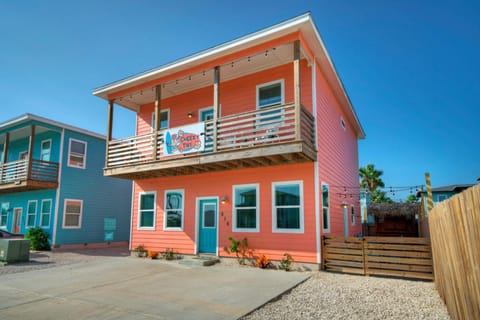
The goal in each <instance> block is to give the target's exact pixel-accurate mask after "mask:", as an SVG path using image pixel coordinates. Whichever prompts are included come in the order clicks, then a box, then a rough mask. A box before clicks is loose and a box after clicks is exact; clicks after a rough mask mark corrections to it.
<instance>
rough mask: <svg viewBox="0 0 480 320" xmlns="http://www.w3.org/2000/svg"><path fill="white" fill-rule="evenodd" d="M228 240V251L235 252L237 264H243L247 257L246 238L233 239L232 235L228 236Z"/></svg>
mask: <svg viewBox="0 0 480 320" xmlns="http://www.w3.org/2000/svg"><path fill="white" fill-rule="evenodd" d="M228 240H230V252H231V253H235V256H236V257H237V260H238V263H239V264H245V260H246V259H247V257H248V253H249V251H248V243H247V238H243V239H242V240H240V241H239V240H235V239H234V238H233V237H228Z"/></svg>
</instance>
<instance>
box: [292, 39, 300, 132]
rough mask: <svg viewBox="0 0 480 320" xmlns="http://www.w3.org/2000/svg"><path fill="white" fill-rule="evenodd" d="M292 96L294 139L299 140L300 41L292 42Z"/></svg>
mask: <svg viewBox="0 0 480 320" xmlns="http://www.w3.org/2000/svg"><path fill="white" fill-rule="evenodd" d="M293 96H294V102H295V139H296V140H300V139H301V137H302V135H301V126H300V106H301V96H300V41H299V40H296V41H295V42H293Z"/></svg>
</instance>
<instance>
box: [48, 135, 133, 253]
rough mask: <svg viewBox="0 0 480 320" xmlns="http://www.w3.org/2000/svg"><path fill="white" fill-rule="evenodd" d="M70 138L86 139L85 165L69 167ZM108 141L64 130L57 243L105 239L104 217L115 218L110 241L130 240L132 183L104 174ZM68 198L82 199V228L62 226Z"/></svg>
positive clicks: (93, 241)
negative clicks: (82, 167)
mask: <svg viewBox="0 0 480 320" xmlns="http://www.w3.org/2000/svg"><path fill="white" fill-rule="evenodd" d="M70 138H73V139H76V140H80V141H85V142H87V157H86V158H87V160H86V161H87V162H86V168H85V169H80V168H74V167H69V166H68V165H67V163H68V151H69V150H68V149H69V141H70ZM104 161H105V141H104V140H102V139H99V138H95V137H91V136H86V135H83V134H80V133H77V132H72V131H69V130H65V137H64V145H63V163H62V165H61V168H62V174H61V181H60V188H61V189H60V199H59V206H58V219H57V220H58V221H57V237H56V245H62V244H84V243H98V242H106V239H105V236H106V232H107V231H108V230H105V224H104V223H105V220H104V219H105V218H113V219H115V220H116V230H115V231H114V235H113V239H112V240H111V241H128V239H129V233H128V232H129V221H130V198H131V182H130V181H127V180H121V179H115V178H110V177H104V176H103V165H104ZM65 199H77V200H82V201H83V210H82V221H81V227H80V228H78V229H70V228H64V227H63V218H64V210H65V207H64V204H65Z"/></svg>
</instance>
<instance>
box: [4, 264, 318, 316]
mask: <svg viewBox="0 0 480 320" xmlns="http://www.w3.org/2000/svg"><path fill="white" fill-rule="evenodd" d="M308 277H309V274H308V273H298V272H283V271H275V270H260V269H256V268H246V267H231V266H230V267H229V266H221V265H215V266H212V267H201V266H185V265H180V264H178V263H175V262H167V261H158V260H147V259H138V258H132V257H101V258H98V259H95V260H93V261H89V262H88V263H78V264H71V265H64V266H59V267H55V268H49V269H43V270H35V271H30V272H24V273H16V274H6V275H2V276H0V318H1V319H38V320H39V319H209V320H210V319H238V318H239V317H241V316H242V315H245V314H246V313H249V312H250V311H252V310H254V309H256V308H258V307H259V306H261V305H263V304H265V303H266V302H268V301H269V300H271V299H272V298H275V297H277V296H278V295H280V294H282V293H283V292H285V291H287V290H289V289H290V288H292V287H293V286H295V285H297V284H298V283H300V282H302V281H304V280H305V279H306V278H308Z"/></svg>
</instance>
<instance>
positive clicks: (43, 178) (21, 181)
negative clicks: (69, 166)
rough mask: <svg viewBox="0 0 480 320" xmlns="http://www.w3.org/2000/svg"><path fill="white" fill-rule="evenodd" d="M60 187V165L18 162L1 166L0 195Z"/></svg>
mask: <svg viewBox="0 0 480 320" xmlns="http://www.w3.org/2000/svg"><path fill="white" fill-rule="evenodd" d="M57 187H58V163H56V162H49V161H42V160H33V159H32V160H31V162H29V161H28V159H25V160H18V161H13V162H8V163H5V164H0V194H5V193H14V192H23V191H33V190H42V189H54V188H57Z"/></svg>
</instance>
